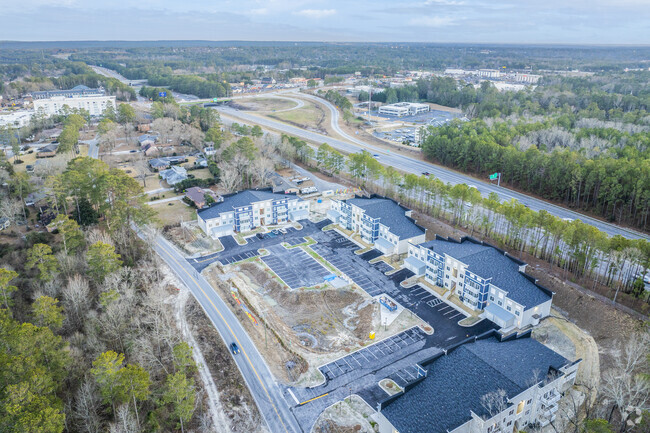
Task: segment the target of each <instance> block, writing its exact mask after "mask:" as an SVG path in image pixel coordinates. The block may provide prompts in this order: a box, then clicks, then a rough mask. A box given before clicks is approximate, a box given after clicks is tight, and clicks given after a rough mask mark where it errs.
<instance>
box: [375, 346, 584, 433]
mask: <svg viewBox="0 0 650 433" xmlns="http://www.w3.org/2000/svg"><path fill="white" fill-rule="evenodd" d="M529 335H530V333H527V335H526V336H523V337H520V338H516V339H510V340H504V341H499V339H497V338H496V337H493V336H491V337H489V338H486V339H482V340H477V341H476V342H473V343H468V344H464V345H462V346H460V347H457V348H456V349H453V350H451V351H449V352H446V353H444V354H441V355H440V356H439V357H438V358H436V359H435V360H433V361H432V362H430V363H429V364H427V365H425V366H423V367H422V370H425V369H426V370H425V371H426V373H425V374H424V375H423V376H421V377H420V378H418V381H417V382H416V383H415V384H413V385H409V386H407V387H406V390H405V391H403V392H402V393H400V394H398V395H397V397H392V398H388V399H387V400H385V401H384V402H383V403H380V409H379V412H378V413H377V414H376V420H377V422H378V425H379V432H380V433H397V432H403V433H512V432H518V431H522V430H526V431H528V429H527V426H535V425H538V426H541V427H545V426H547V425H549V424H550V423H551V422H553V421H554V420H555V418H556V413H557V411H558V401H559V400H560V398H561V396H562V394H563V393H564V392H565V391H566V390H567V389H569V388H570V387H571V386H572V385H573V384H574V382H575V378H576V373H577V370H578V365H579V363H580V360H577V361H575V362H571V361H569V360H567V359H565V358H564V357H562V356H561V355H559V354H558V353H556V352H554V351H553V350H551V349H549V348H547V347H546V346H544V345H543V344H541V343H539V342H538V341H535V340H533V339H532V338H529Z"/></svg>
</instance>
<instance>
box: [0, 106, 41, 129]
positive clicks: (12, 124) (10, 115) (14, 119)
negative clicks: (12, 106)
mask: <svg viewBox="0 0 650 433" xmlns="http://www.w3.org/2000/svg"><path fill="white" fill-rule="evenodd" d="M33 115H34V112H33V111H30V110H18V111H3V112H0V128H2V127H4V126H6V127H9V128H22V127H23V126H27V125H29V121H30V120H31V119H32V116H33Z"/></svg>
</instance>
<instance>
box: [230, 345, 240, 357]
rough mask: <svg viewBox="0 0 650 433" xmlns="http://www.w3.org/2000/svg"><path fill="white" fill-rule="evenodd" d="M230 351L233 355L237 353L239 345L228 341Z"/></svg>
mask: <svg viewBox="0 0 650 433" xmlns="http://www.w3.org/2000/svg"><path fill="white" fill-rule="evenodd" d="M230 351H231V352H232V354H233V355H237V354H238V353H239V346H237V343H230Z"/></svg>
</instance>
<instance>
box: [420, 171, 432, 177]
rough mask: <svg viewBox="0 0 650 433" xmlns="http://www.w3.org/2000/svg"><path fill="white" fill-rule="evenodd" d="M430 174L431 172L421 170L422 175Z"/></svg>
mask: <svg viewBox="0 0 650 433" xmlns="http://www.w3.org/2000/svg"><path fill="white" fill-rule="evenodd" d="M430 174H431V173H429V172H428V171H423V172H422V176H429V175H430Z"/></svg>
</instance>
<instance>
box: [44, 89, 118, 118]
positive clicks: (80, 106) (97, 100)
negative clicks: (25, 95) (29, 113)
mask: <svg viewBox="0 0 650 433" xmlns="http://www.w3.org/2000/svg"><path fill="white" fill-rule="evenodd" d="M32 97H33V98H34V111H35V112H36V113H39V112H40V113H43V114H44V115H46V116H53V115H56V114H60V113H61V112H62V111H63V107H65V106H67V107H68V108H69V109H71V110H75V109H76V110H86V111H87V112H88V113H89V114H90V115H91V116H101V115H102V114H104V110H106V108H107V107H108V106H109V105H112V106H113V109H116V108H117V105H116V102H115V96H107V95H105V93H104V89H101V88H99V89H91V88H89V87H86V86H76V87H74V88H72V89H70V90H48V91H44V92H34V93H33V94H32Z"/></svg>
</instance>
